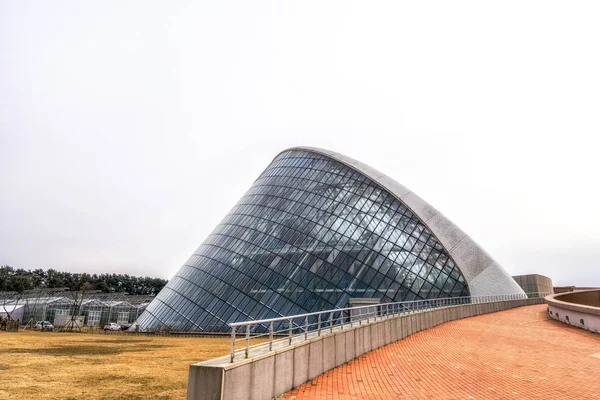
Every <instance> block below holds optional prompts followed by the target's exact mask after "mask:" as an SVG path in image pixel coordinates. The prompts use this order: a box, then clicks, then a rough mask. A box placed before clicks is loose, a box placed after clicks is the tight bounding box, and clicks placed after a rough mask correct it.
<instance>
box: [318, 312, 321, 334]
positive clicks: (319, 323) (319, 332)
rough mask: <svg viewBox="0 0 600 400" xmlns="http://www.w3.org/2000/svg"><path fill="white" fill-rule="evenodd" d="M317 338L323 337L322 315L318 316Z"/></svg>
mask: <svg viewBox="0 0 600 400" xmlns="http://www.w3.org/2000/svg"><path fill="white" fill-rule="evenodd" d="M317 336H321V314H319V315H318V316H317Z"/></svg>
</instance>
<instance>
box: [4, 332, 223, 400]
mask: <svg viewBox="0 0 600 400" xmlns="http://www.w3.org/2000/svg"><path fill="white" fill-rule="evenodd" d="M228 352H229V339H228V338H227V337H215V338H200V337H174V338H173V337H164V336H127V335H111V334H107V335H104V334H81V333H59V332H57V333H53V332H43V333H42V332H32V331H25V332H0V399H2V400H4V399H11V400H12V399H19V400H21V399H65V400H66V399H183V398H185V393H186V387H187V374H188V366H189V364H191V363H194V362H197V361H202V360H206V359H210V358H214V357H218V356H222V355H225V354H228Z"/></svg>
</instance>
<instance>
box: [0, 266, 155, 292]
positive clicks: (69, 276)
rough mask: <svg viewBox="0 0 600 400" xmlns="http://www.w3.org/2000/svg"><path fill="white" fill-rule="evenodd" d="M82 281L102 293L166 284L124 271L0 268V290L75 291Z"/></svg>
mask: <svg viewBox="0 0 600 400" xmlns="http://www.w3.org/2000/svg"><path fill="white" fill-rule="evenodd" d="M85 283H89V284H90V285H92V288H89V289H95V290H101V291H103V292H105V293H112V292H119V293H123V292H124V293H128V294H146V295H148V294H158V292H160V290H161V289H162V288H163V287H164V286H165V285H166V284H167V281H166V280H165V279H160V278H150V277H147V276H146V277H143V278H142V277H138V276H131V275H127V274H99V275H98V274H86V273H83V274H79V273H71V272H62V271H56V270H54V269H49V270H47V271H45V270H43V269H35V270H33V271H32V270H24V269H15V268H13V267H11V266H9V265H4V266H1V267H0V291H15V292H22V291H24V290H30V289H35V288H69V289H70V290H79V289H80V288H81V286H82V285H83V284H85Z"/></svg>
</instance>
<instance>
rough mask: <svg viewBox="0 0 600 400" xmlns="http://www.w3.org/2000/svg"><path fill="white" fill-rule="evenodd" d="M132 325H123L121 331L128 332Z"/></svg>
mask: <svg viewBox="0 0 600 400" xmlns="http://www.w3.org/2000/svg"><path fill="white" fill-rule="evenodd" d="M131 325H133V324H121V330H122V331H126V330H127V329H129V328H131Z"/></svg>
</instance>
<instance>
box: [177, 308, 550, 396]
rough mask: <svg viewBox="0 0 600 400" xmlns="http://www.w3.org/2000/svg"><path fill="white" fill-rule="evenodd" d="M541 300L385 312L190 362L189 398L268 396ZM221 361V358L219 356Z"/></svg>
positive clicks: (276, 394)
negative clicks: (411, 340) (426, 334)
mask: <svg viewBox="0 0 600 400" xmlns="http://www.w3.org/2000/svg"><path fill="white" fill-rule="evenodd" d="M543 302H544V299H541V298H539V299H524V300H511V301H502V302H496V303H485V304H466V305H460V306H450V307H445V308H439V309H435V310H428V311H421V312H418V313H414V314H408V315H401V316H398V317H390V318H387V319H383V320H380V321H377V322H373V323H370V324H363V325H360V326H354V327H353V328H349V327H348V328H347V327H344V330H342V331H336V332H333V333H330V334H326V335H322V336H319V337H315V338H313V339H310V340H307V341H305V342H302V343H299V344H296V345H292V346H289V347H286V348H283V349H281V350H277V351H272V352H270V353H266V354H263V355H261V356H257V357H254V358H249V359H246V360H243V361H238V362H235V363H233V364H231V363H228V362H227V360H228V358H222V359H217V360H209V361H205V362H201V363H197V364H192V365H190V371H189V380H188V393H187V398H188V400H221V399H226V400H238V399H249V400H269V399H272V398H273V397H275V396H278V395H280V394H283V393H285V392H288V391H290V390H291V389H293V388H294V387H296V386H299V385H301V384H303V383H305V382H307V381H309V380H311V379H313V378H315V377H317V376H319V375H321V374H322V373H324V372H326V371H328V370H330V369H333V368H335V367H338V366H340V365H342V364H344V363H346V362H348V361H350V360H352V359H354V358H357V357H359V356H360V355H362V354H364V353H367V352H369V351H371V350H375V349H377V348H379V347H382V346H385V345H387V344H390V343H393V342H396V341H398V340H401V339H403V338H405V337H407V336H410V335H412V334H413V333H416V332H419V331H422V330H425V329H429V328H432V327H434V326H436V325H439V324H442V323H444V322H448V321H453V320H456V319H460V318H467V317H472V316H475V315H480V314H487V313H491V312H496V311H502V310H507V309H509V308H514V307H521V306H526V305H532V304H542V303H543ZM219 360H222V361H219Z"/></svg>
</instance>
